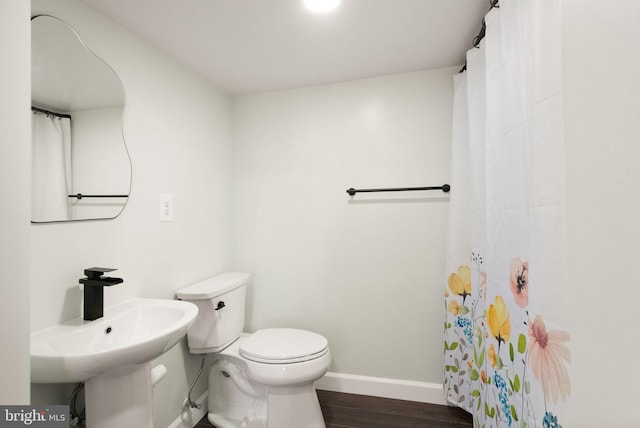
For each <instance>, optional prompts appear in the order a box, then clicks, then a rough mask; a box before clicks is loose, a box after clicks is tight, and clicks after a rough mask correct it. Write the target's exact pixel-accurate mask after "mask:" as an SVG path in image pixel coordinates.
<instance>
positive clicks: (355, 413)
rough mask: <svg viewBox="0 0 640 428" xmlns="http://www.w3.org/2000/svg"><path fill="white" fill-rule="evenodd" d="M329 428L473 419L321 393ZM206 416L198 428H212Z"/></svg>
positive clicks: (437, 426)
mask: <svg viewBox="0 0 640 428" xmlns="http://www.w3.org/2000/svg"><path fill="white" fill-rule="evenodd" d="M318 399H319V400H320V407H322V414H323V415H324V421H325V423H326V424H327V428H468V427H472V426H473V423H472V420H471V416H470V415H469V414H468V413H467V412H465V411H464V410H461V409H458V408H456V407H449V406H438V405H435V404H426V403H416V402H413V401H404V400H393V399H389V398H379V397H370V396H366V395H355V394H343V393H340V392H331V391H320V390H319V391H318ZM211 427H212V425H211V424H210V423H209V421H207V417H206V416H205V417H204V418H203V419H202V420H201V421H200V422H199V423H198V425H196V428H211Z"/></svg>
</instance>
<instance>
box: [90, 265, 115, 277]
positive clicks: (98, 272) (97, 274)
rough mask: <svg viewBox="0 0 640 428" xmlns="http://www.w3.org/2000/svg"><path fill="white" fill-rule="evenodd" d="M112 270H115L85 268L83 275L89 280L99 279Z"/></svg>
mask: <svg viewBox="0 0 640 428" xmlns="http://www.w3.org/2000/svg"><path fill="white" fill-rule="evenodd" d="M114 270H117V269H112V268H102V267H92V268H87V269H85V270H84V274H85V275H87V278H89V279H100V277H101V276H102V275H103V274H105V273H107V272H113V271H114Z"/></svg>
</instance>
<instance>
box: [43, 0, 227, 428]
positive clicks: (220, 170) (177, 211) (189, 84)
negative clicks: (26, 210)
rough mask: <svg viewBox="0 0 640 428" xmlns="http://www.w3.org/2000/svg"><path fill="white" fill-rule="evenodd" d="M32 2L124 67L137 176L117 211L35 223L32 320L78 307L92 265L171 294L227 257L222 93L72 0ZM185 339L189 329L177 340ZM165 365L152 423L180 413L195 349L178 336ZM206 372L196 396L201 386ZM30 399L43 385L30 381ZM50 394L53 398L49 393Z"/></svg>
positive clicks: (152, 291) (145, 291)
mask: <svg viewBox="0 0 640 428" xmlns="http://www.w3.org/2000/svg"><path fill="white" fill-rule="evenodd" d="M33 11H34V12H39V13H42V12H46V13H50V14H52V15H55V16H57V17H58V18H61V19H63V20H64V21H66V22H68V23H69V24H70V25H71V26H72V27H74V28H75V29H76V30H77V32H78V33H79V34H80V35H81V36H82V37H83V38H84V40H85V42H86V43H87V45H88V46H90V47H91V48H92V49H93V50H94V51H95V52H96V53H97V54H98V55H99V56H101V57H102V58H103V59H105V60H106V62H107V63H109V64H110V65H111V66H112V67H113V68H114V70H115V71H116V72H117V73H118V74H119V76H120V78H121V79H122V82H123V85H124V88H125V93H126V103H127V104H126V109H125V134H126V139H127V145H128V148H129V151H130V153H131V158H132V163H133V188H132V190H131V198H130V201H129V203H128V205H127V207H126V208H125V210H124V212H123V213H122V214H121V215H120V217H118V218H117V219H116V220H113V221H93V222H82V223H68V224H49V225H46V224H45V225H33V226H32V227H31V246H32V254H31V263H32V269H31V284H32V287H31V289H32V298H31V313H32V316H31V329H32V331H35V330H38V329H41V328H44V327H46V326H48V325H50V324H53V323H56V322H59V321H63V320H67V319H70V318H73V317H76V316H79V315H80V311H81V297H82V295H81V293H80V291H79V289H78V279H79V278H81V277H82V276H83V269H84V268H86V267H90V266H106V267H114V268H118V269H119V270H118V271H117V272H114V276H121V277H122V278H124V280H125V282H124V284H121V285H117V286H115V287H111V288H108V289H106V290H105V300H106V304H110V303H114V302H117V301H119V300H122V299H124V298H126V297H133V296H144V297H159V298H173V296H174V291H175V290H176V289H178V288H180V287H183V286H185V285H187V284H189V283H191V282H193V281H196V280H199V279H201V278H203V277H206V276H209V275H213V274H216V273H218V272H220V271H223V270H226V269H229V268H230V267H231V263H232V241H231V239H232V215H231V212H232V211H231V210H232V206H231V191H230V184H231V154H232V153H231V132H230V123H231V120H230V116H229V114H230V108H229V99H228V97H227V96H226V95H224V94H222V93H221V92H219V91H217V90H216V89H214V88H212V87H211V86H210V85H209V84H208V83H206V82H205V81H204V80H202V79H201V78H199V77H197V76H196V75H195V74H193V73H191V72H189V71H187V70H186V69H185V68H183V67H182V66H181V65H178V64H177V63H175V62H173V61H171V60H169V59H167V58H166V57H165V56H163V55H162V54H160V53H158V52H157V51H155V50H153V49H151V48H150V47H148V46H147V45H145V44H143V43H142V42H140V41H139V40H138V39H136V38H134V37H133V36H132V35H130V34H129V33H127V32H125V31H124V30H123V29H122V28H120V27H119V26H117V25H115V24H113V23H112V22H110V21H108V20H106V19H105V18H104V17H102V16H101V15H99V14H97V13H95V12H94V11H93V10H91V9H90V8H88V7H87V6H85V5H84V4H82V3H80V2H79V1H76V0H58V1H55V2H51V1H47V0H34V2H33ZM160 193H172V194H173V201H174V219H175V221H174V222H171V223H160V222H159V195H160ZM183 342H184V341H183ZM160 361H161V362H162V363H164V364H165V365H166V366H167V367H168V369H169V373H168V375H167V377H166V378H165V379H164V380H163V381H162V382H160V383H159V384H158V385H157V386H156V387H155V388H154V419H155V424H156V426H159V427H162V426H167V425H169V424H170V423H171V422H172V421H173V420H174V419H175V418H176V417H177V415H178V414H179V413H180V410H181V406H182V402H183V400H184V398H185V397H186V395H187V389H188V385H189V383H190V382H191V381H192V379H193V376H194V375H195V372H196V371H197V368H198V364H199V359H198V358H197V357H196V356H191V355H190V354H189V353H188V352H187V351H186V347H185V346H184V343H182V344H181V345H179V346H177V347H176V348H174V349H173V350H171V351H170V352H169V353H167V354H166V355H165V356H164V357H162V358H161V359H160ZM205 386H206V376H203V378H202V379H201V381H200V382H199V384H198V387H197V388H196V391H195V394H194V396H195V397H197V396H199V395H200V394H201V393H202V392H203V391H204V389H205ZM33 392H34V397H35V398H34V399H35V400H46V399H48V398H49V397H50V395H49V392H48V389H47V388H40V387H38V386H35V387H34V388H33ZM49 403H50V402H49Z"/></svg>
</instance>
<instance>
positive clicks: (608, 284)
mask: <svg viewBox="0 0 640 428" xmlns="http://www.w3.org/2000/svg"><path fill="white" fill-rule="evenodd" d="M562 7H563V27H564V33H563V37H564V41H563V50H564V86H565V128H566V144H567V168H568V189H567V190H568V192H567V194H568V202H569V205H568V209H569V212H568V214H569V236H570V240H571V244H570V248H569V256H570V266H569V271H570V272H571V284H570V287H571V290H572V293H571V294H572V296H573V297H574V299H573V305H572V308H571V312H572V318H573V329H572V342H573V345H572V346H573V355H572V365H573V370H574V372H573V378H572V381H573V385H572V397H571V402H572V404H573V406H574V414H575V420H574V423H573V426H576V427H585V428H591V427H594V428H595V427H603V426H606V427H620V428H623V427H629V426H632V425H636V424H637V415H635V413H634V411H635V409H636V408H637V405H638V402H640V392H639V390H638V388H637V385H638V384H639V383H640V370H638V369H637V367H636V364H635V360H636V359H637V356H638V352H639V351H640V346H639V345H638V337H639V334H638V332H637V326H638V310H637V308H638V302H640V287H638V278H640V261H639V260H638V257H639V256H640V168H638V163H639V162H640V144H639V141H640V140H639V136H640V100H639V97H640V78H639V76H640V51H639V50H638V40H640V27H638V22H639V21H638V19H639V18H640V3H638V2H637V1H636V0H624V1H618V2H613V3H612V2H601V1H598V0H580V1H571V0H564V1H563V2H562Z"/></svg>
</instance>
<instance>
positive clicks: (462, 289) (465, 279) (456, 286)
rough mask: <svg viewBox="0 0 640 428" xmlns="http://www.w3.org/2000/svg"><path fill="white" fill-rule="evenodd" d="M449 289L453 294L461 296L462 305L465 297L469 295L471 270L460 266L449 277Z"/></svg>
mask: <svg viewBox="0 0 640 428" xmlns="http://www.w3.org/2000/svg"><path fill="white" fill-rule="evenodd" d="M449 289H450V290H451V291H453V293H454V294H457V295H458V296H462V304H464V300H465V299H466V298H467V296H470V295H471V268H470V267H469V266H460V267H458V270H457V271H456V272H454V273H452V274H451V275H449Z"/></svg>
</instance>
